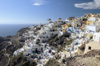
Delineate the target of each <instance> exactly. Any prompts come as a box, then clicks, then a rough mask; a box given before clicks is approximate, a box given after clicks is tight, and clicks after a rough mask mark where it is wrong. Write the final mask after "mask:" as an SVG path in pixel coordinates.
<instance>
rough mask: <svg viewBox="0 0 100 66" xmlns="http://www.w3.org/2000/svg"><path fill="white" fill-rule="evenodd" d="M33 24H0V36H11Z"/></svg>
mask: <svg viewBox="0 0 100 66" xmlns="http://www.w3.org/2000/svg"><path fill="white" fill-rule="evenodd" d="M32 25H33V24H0V36H2V37H6V36H13V35H16V33H17V31H19V30H20V29H21V28H24V27H29V26H32Z"/></svg>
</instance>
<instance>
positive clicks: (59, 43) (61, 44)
mask: <svg viewBox="0 0 100 66" xmlns="http://www.w3.org/2000/svg"><path fill="white" fill-rule="evenodd" d="M69 36H70V34H69V33H65V34H63V35H62V36H60V37H58V35H55V36H54V37H52V38H50V39H49V40H48V43H49V44H50V46H53V47H55V48H57V50H58V51H62V50H63V49H64V48H65V47H66V45H70V44H71V43H72V41H73V40H67V38H68V37H69Z"/></svg>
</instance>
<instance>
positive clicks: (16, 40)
mask: <svg viewBox="0 0 100 66" xmlns="http://www.w3.org/2000/svg"><path fill="white" fill-rule="evenodd" d="M26 30H29V28H28V27H26V28H22V29H21V30H19V31H18V33H17V35H16V36H7V37H0V66H8V65H9V61H11V58H12V57H13V52H14V51H15V50H17V49H19V48H21V47H22V46H23V45H24V41H25V39H23V38H20V36H22V34H23V33H24V32H26ZM22 60H23V59H22ZM22 60H21V61H22ZM13 66H14V65H13ZM15 66H17V65H15Z"/></svg>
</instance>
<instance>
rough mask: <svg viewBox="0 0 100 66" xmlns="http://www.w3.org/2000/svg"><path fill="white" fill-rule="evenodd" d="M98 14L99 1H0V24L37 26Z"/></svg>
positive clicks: (99, 8)
mask: <svg viewBox="0 0 100 66" xmlns="http://www.w3.org/2000/svg"><path fill="white" fill-rule="evenodd" d="M84 13H100V0H0V24H39V23H47V22H48V21H47V19H48V18H51V19H52V20H53V21H55V20H57V18H58V17H60V18H62V19H63V20H65V19H66V18H68V17H70V16H74V17H80V16H83V15H84Z"/></svg>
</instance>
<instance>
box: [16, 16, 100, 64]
mask: <svg viewBox="0 0 100 66" xmlns="http://www.w3.org/2000/svg"><path fill="white" fill-rule="evenodd" d="M97 16H98V15H97V14H85V16H83V17H81V18H74V17H70V18H69V19H66V20H64V21H63V20H61V18H58V20H57V21H55V22H52V21H51V19H49V23H47V24H43V25H39V26H31V27H30V28H31V30H29V31H27V32H26V33H24V34H23V37H25V38H26V37H29V38H28V39H27V40H26V41H25V45H24V46H23V47H22V48H21V49H18V50H16V51H15V52H14V55H18V54H19V53H21V52H23V53H24V55H25V56H27V57H28V59H31V60H35V61H38V62H37V63H38V66H42V65H44V64H46V62H47V61H48V60H49V59H51V58H55V52H56V50H55V48H54V47H50V46H49V44H48V43H47V41H48V40H49V39H50V38H51V37H53V36H54V35H56V34H58V37H59V36H61V35H63V34H64V33H65V32H68V33H70V34H71V35H70V39H73V40H74V41H73V42H72V43H71V44H70V46H68V47H66V48H65V51H64V52H60V53H61V56H62V57H61V58H63V57H64V56H65V55H66V57H69V56H71V54H72V55H76V54H78V55H82V54H85V53H87V52H88V51H90V50H98V49H100V32H99V31H100V17H97ZM86 18H88V19H86ZM82 19H83V20H82ZM37 27H38V28H40V29H38V30H37ZM30 37H34V39H31V38H30ZM82 45H85V48H84V51H83V50H82V51H81V50H80V49H79V47H81V46H82ZM34 56H35V57H34ZM32 58H34V59H32ZM39 60H40V61H39Z"/></svg>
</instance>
